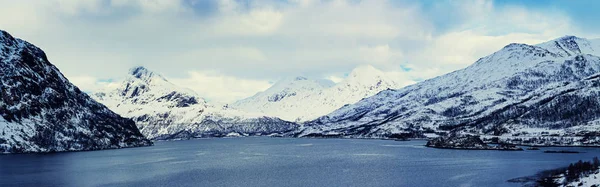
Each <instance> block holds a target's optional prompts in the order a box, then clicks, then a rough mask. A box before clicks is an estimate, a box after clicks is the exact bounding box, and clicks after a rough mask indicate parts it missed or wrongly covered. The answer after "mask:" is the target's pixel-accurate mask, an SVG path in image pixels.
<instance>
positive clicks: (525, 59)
mask: <svg viewBox="0 0 600 187" xmlns="http://www.w3.org/2000/svg"><path fill="white" fill-rule="evenodd" d="M599 55H600V41H599V40H587V39H584V38H578V37H574V36H566V37H562V38H558V39H555V40H552V41H549V42H545V43H542V44H538V45H527V44H516V43H513V44H509V45H507V46H506V47H504V48H502V49H501V50H500V51H498V52H495V53H493V54H491V55H489V56H486V57H483V58H481V59H479V60H477V61H476V62H475V63H474V64H473V65H471V66H469V67H467V68H464V69H461V70H458V71H454V72H452V73H448V74H446V75H442V76H439V77H436V78H432V79H429V80H426V81H422V82H419V83H417V84H414V85H410V86H407V87H404V88H402V89H398V90H385V91H382V92H379V93H378V94H376V95H375V96H372V97H368V98H365V99H363V100H361V101H359V102H357V103H355V104H352V105H347V106H344V107H342V108H340V109H338V110H336V111H334V112H332V113H330V114H328V115H325V116H323V117H319V118H318V119H316V120H312V121H310V122H307V123H305V124H304V127H303V128H302V129H300V130H299V131H298V132H297V133H296V134H295V136H298V137H306V136H334V137H348V138H381V137H433V136H438V135H443V134H445V132H448V131H453V132H461V133H465V134H477V135H483V136H489V137H488V138H492V137H496V138H499V139H501V140H505V141H508V142H511V143H519V144H548V142H551V141H552V140H555V141H557V142H560V143H558V144H565V145H587V144H591V143H596V144H597V143H598V141H599V140H600V139H599V138H598V135H599V132H600V97H598V96H599V95H600V80H599V79H600V74H599V73H600V57H598V56H599ZM532 137H534V138H532ZM535 137H545V138H541V139H543V140H539V139H536V138H535ZM550 137H552V138H550ZM561 138H562V139H561ZM555 144H556V143H555Z"/></svg>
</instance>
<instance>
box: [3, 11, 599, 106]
mask: <svg viewBox="0 0 600 187" xmlns="http://www.w3.org/2000/svg"><path fill="white" fill-rule="evenodd" d="M0 4H1V5H2V6H0V17H1V18H0V29H2V30H6V31H8V32H9V33H11V34H12V35H14V36H16V37H19V38H22V39H25V40H27V41H29V42H31V43H33V44H35V45H37V46H39V47H41V48H42V49H43V50H45V51H46V53H47V54H48V57H49V59H50V61H51V62H52V63H53V64H55V65H56V66H57V67H58V68H59V69H61V71H62V72H63V73H64V74H65V75H66V76H67V77H68V78H69V79H70V80H71V81H72V82H74V83H75V84H76V85H78V86H79V87H81V88H82V89H83V90H86V91H88V92H93V91H96V90H98V89H100V88H102V87H103V86H105V85H106V84H108V83H110V82H116V81H119V79H121V78H122V77H124V76H125V74H126V73H127V71H128V69H129V68H131V67H133V66H136V65H143V66H146V67H148V68H149V69H152V70H154V71H156V72H159V73H161V74H163V75H164V76H166V77H167V78H169V79H170V80H171V81H172V82H174V83H176V84H179V85H182V86H185V87H188V88H191V89H193V90H195V91H196V92H198V93H199V94H201V95H202V96H204V97H206V98H208V99H210V100H215V101H221V102H230V101H234V100H236V99H240V98H244V97H248V96H251V95H253V94H254V93H256V92H258V91H262V90H264V89H266V88H268V87H269V86H270V85H271V84H272V83H273V82H274V81H277V80H278V79H281V78H283V77H288V76H293V75H303V76H308V77H313V78H328V79H331V80H336V81H337V80H340V79H343V77H344V75H346V74H347V73H348V72H350V71H351V70H352V69H353V68H354V67H356V66H358V65H363V64H370V65H373V66H374V67H377V68H379V69H384V70H385V71H387V72H389V73H390V75H393V76H394V78H396V79H397V81H399V82H404V83H410V82H414V81H421V80H423V79H427V78H431V77H434V76H438V75H441V74H444V73H447V72H450V71H454V70H457V69H460V68H464V67H466V66H468V65H470V64H471V63H473V62H474V61H475V60H477V59H478V58H480V57H483V56H485V55H488V54H490V53H492V52H494V51H497V50H498V49H500V48H502V47H503V46H505V45H507V44H509V43H527V44H536V43H540V42H543V41H547V40H551V39H554V38H557V37H561V36H565V35H576V36H580V37H585V38H598V37H599V36H598V34H596V33H598V32H594V31H598V29H600V24H598V22H597V21H596V20H595V18H598V17H600V11H597V10H594V8H593V7H599V6H600V1H593V0H587V1H586V0H582V1H525V2H520V1H444V0H425V1H414V0H406V1H403V0H398V1H392V0H390V1H385V0H368V1H366V0H362V1H361V0H321V1H319V0H0Z"/></svg>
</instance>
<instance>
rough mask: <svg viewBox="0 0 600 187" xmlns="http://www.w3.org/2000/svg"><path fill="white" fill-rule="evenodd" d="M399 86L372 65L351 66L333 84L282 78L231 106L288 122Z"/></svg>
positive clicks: (313, 115) (321, 113) (308, 118)
mask: <svg viewBox="0 0 600 187" xmlns="http://www.w3.org/2000/svg"><path fill="white" fill-rule="evenodd" d="M399 87H400V85H399V84H398V83H396V82H395V81H393V80H392V79H391V78H389V77H387V76H386V75H385V73H383V72H381V71H380V70H378V69H375V68H374V67H372V66H368V65H366V66H360V67H357V68H355V69H354V70H353V71H352V72H351V73H350V74H349V75H348V77H347V78H346V79H345V80H343V81H342V82H339V83H337V84H334V83H333V82H331V81H328V80H310V79H307V78H304V77H296V78H293V79H284V80H281V81H279V82H278V83H276V84H275V85H273V86H272V87H271V88H269V89H267V90H266V91H264V92H260V93H257V94H256V95H254V96H252V97H250V98H246V99H243V100H240V101H238V102H235V103H233V104H232V105H231V106H232V107H234V108H239V109H241V110H244V111H254V112H260V113H265V114H267V115H271V116H277V117H280V118H282V119H285V120H289V121H306V120H312V119H316V118H317V117H319V116H323V115H325V114H327V113H330V112H332V111H334V110H335V109H338V108H340V107H342V106H343V105H345V104H352V103H355V102H357V101H358V100H360V99H362V98H365V97H368V96H372V95H374V94H376V93H377V92H379V91H381V90H385V89H390V88H399Z"/></svg>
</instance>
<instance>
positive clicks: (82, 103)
mask: <svg viewBox="0 0 600 187" xmlns="http://www.w3.org/2000/svg"><path fill="white" fill-rule="evenodd" d="M0 81H1V83H0V86H1V87H0V93H1V94H0V115H1V116H2V118H0V152H3V153H25V152H59V151H82V150H97V149H110V148H123V147H135V146H147V145H151V144H152V143H151V142H150V141H149V140H147V139H146V138H145V137H144V136H143V135H142V134H141V133H140V132H139V130H138V129H137V127H136V126H135V123H134V122H133V121H132V120H130V119H125V118H122V117H121V116H119V115H117V114H115V113H113V112H112V111H110V110H109V109H107V108H106V107H105V106H104V105H102V104H99V103H97V102H96V101H94V100H92V99H91V98H90V97H89V96H88V95H87V94H85V93H83V92H82V91H81V90H79V88H77V87H76V86H74V85H73V84H71V83H70V82H69V81H68V80H67V79H66V78H65V77H64V76H63V75H62V74H61V73H60V71H59V70H58V69H57V68H56V67H55V66H54V65H52V64H51V63H50V62H49V61H48V59H47V57H46V54H45V53H44V52H43V51H42V50H41V49H39V48H37V47H36V46H34V45H32V44H30V43H28V42H26V41H23V40H20V39H16V38H13V37H12V36H11V35H10V34H8V33H7V32H5V31H0Z"/></svg>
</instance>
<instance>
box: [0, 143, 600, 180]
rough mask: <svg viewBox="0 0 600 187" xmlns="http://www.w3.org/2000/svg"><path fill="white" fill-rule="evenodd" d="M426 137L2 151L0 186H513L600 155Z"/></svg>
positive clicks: (596, 150)
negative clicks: (459, 144)
mask: <svg viewBox="0 0 600 187" xmlns="http://www.w3.org/2000/svg"><path fill="white" fill-rule="evenodd" d="M425 143H426V142H425V141H406V142H400V141H389V140H363V139H293V138H267V137H253V138H222V139H218V138H215V139H197V140H188V141H164V142H156V144H155V146H152V147H142V148H130V149H117V150H103V151H90V152H72V153H53V154H22V155H2V156H0V186H78V187H79V186H519V184H514V183H508V182H506V180H508V179H511V178H516V177H522V176H527V175H532V174H535V173H536V172H538V171H541V170H545V169H553V168H557V167H563V166H567V165H568V164H569V163H572V162H576V161H578V160H580V159H583V160H591V159H592V158H593V157H594V156H599V155H600V149H599V148H542V149H541V150H538V151H517V152H509V151H474V150H448V149H433V148H426V147H424V146H423V145H424V144H425ZM544 150H576V151H583V152H585V153H581V154H549V153H543V151H544Z"/></svg>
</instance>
